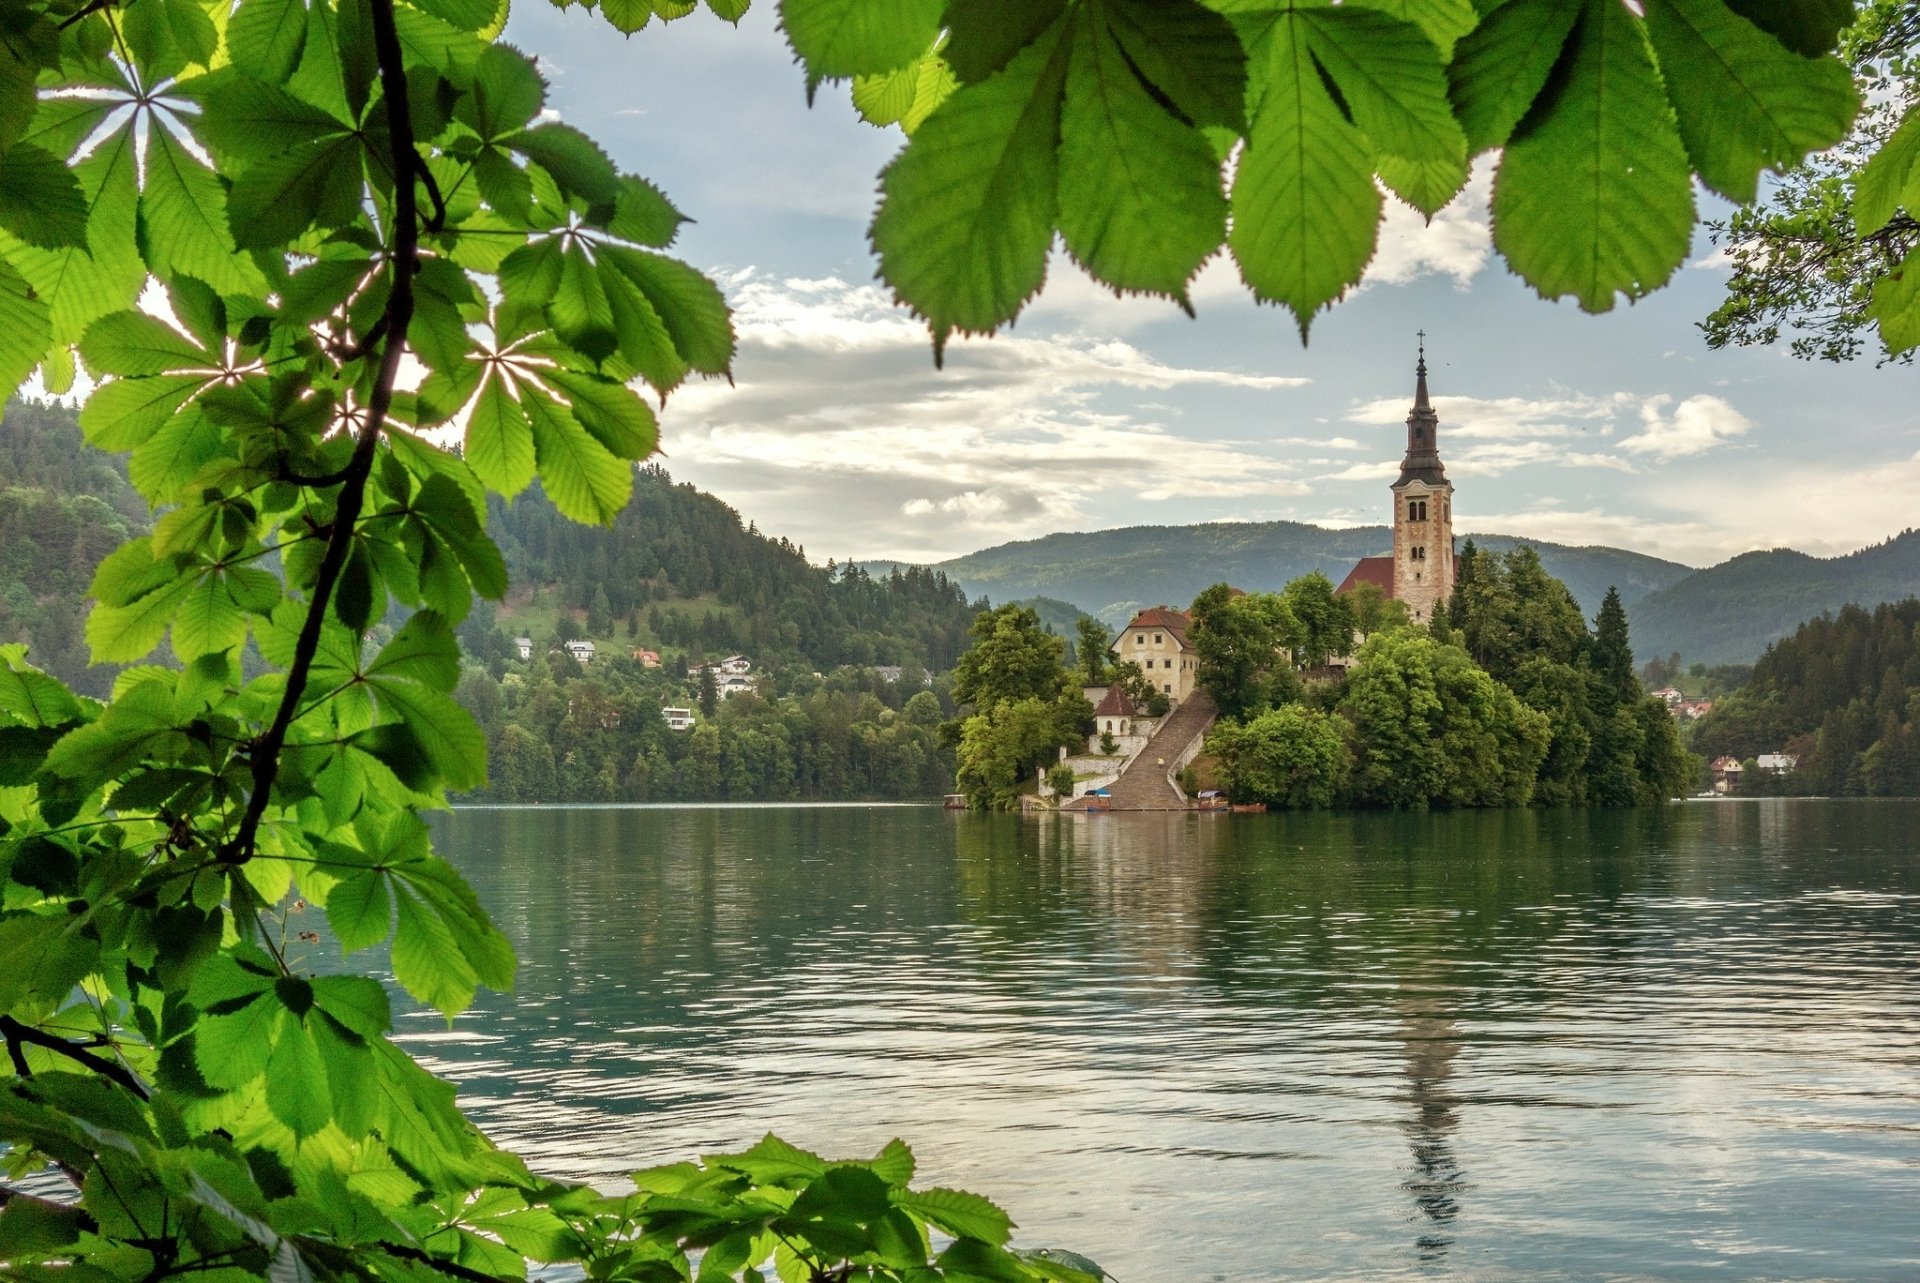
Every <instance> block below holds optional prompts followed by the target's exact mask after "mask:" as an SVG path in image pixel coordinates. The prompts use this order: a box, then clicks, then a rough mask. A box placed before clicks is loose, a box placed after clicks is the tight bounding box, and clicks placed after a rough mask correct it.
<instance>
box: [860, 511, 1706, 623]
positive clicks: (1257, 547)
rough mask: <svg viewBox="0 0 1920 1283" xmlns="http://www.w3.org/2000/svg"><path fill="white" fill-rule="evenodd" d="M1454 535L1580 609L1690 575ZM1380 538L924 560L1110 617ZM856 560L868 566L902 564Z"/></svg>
mask: <svg viewBox="0 0 1920 1283" xmlns="http://www.w3.org/2000/svg"><path fill="white" fill-rule="evenodd" d="M1466 538H1471V539H1472V540H1473V541H1474V543H1475V545H1476V546H1477V547H1480V548H1485V549H1488V550H1491V551H1499V552H1505V551H1508V550H1509V549H1511V548H1514V547H1516V546H1518V545H1520V544H1526V545H1529V546H1531V547H1534V548H1536V549H1538V550H1539V551H1540V555H1541V560H1542V562H1543V563H1544V564H1545V565H1546V567H1547V569H1548V571H1549V572H1550V573H1552V574H1553V575H1555V576H1556V577H1557V578H1559V579H1561V580H1563V581H1564V582H1565V583H1566V584H1567V586H1568V588H1569V589H1571V590H1572V592H1573V594H1574V597H1575V599H1576V600H1578V601H1579V602H1580V605H1581V608H1582V609H1583V610H1584V611H1586V612H1587V613H1588V614H1589V615H1591V614H1592V613H1594V612H1595V611H1597V610H1599V608H1600V601H1601V599H1602V598H1603V597H1604V596H1605V595H1606V591H1607V589H1608V588H1609V587H1615V586H1617V587H1618V588H1619V589H1620V593H1621V597H1622V599H1623V600H1624V601H1625V602H1626V603H1627V604H1628V605H1629V606H1630V605H1631V604H1632V603H1633V602H1635V601H1637V600H1639V599H1640V598H1641V597H1643V596H1646V595H1647V594H1649V593H1651V592H1655V591H1658V590H1660V589H1662V588H1666V587H1668V586H1670V585H1672V584H1674V583H1677V582H1679V581H1680V580H1682V579H1684V578H1686V577H1687V576H1689V575H1692V574H1695V573H1697V572H1696V571H1695V569H1694V568H1693V567H1691V566H1687V565H1683V564H1682V563H1680V562H1675V561H1667V560H1665V559H1662V558H1659V557H1653V556H1649V555H1648V554H1646V553H1638V552H1632V551H1629V550H1625V549H1618V548H1607V547H1604V546H1600V545H1569V544H1557V543H1552V542H1550V541H1547V540H1542V539H1529V538H1526V537H1524V536H1518V535H1506V534H1497V533H1496V534H1475V535H1471V536H1463V537H1462V542H1463V543H1464V542H1465V540H1466ZM1391 546H1392V532H1391V531H1390V530H1389V528H1388V527H1386V526H1380V525H1376V526H1349V527H1339V528H1336V527H1328V526H1315V525H1311V524H1308V523H1306V522H1299V521H1264V522H1248V521H1242V522H1232V521H1218V522H1205V523H1200V524H1196V525H1187V526H1153V525H1138V526H1121V527H1115V528H1113V529H1109V530H1094V531H1061V532H1058V533H1055V534H1050V535H1042V536H1040V537H1038V538H1034V539H1021V540H1014V541H1011V542H1008V543H1004V544H996V545H994V546H992V547H990V548H983V549H980V550H979V551H977V552H972V553H968V554H967V555H965V556H962V557H954V558H950V559H948V560H946V561H941V562H935V563H932V566H931V568H933V569H937V570H939V571H941V572H942V573H944V574H945V575H946V576H947V577H948V578H949V579H952V580H954V581H956V582H958V583H959V584H961V585H962V587H963V588H965V590H966V591H967V593H968V595H969V596H980V595H986V596H989V597H991V598H992V599H993V600H995V601H1011V600H1017V599H1022V598H1028V597H1054V598H1057V599H1059V600H1061V601H1065V602H1068V603H1071V604H1072V605H1074V606H1077V607H1079V608H1080V609H1082V610H1085V611H1087V612H1088V613H1090V614H1093V615H1096V616H1098V617H1099V618H1100V619H1102V620H1103V621H1105V622H1106V623H1108V624H1110V625H1119V624H1123V623H1125V622H1126V618H1127V616H1128V615H1130V614H1131V612H1132V611H1134V610H1136V609H1138V608H1140V607H1142V606H1154V605H1162V604H1165V605H1175V606H1178V605H1184V604H1186V603H1187V602H1189V601H1191V600H1192V599H1193V597H1194V594H1196V593H1198V592H1199V591H1200V590H1201V589H1203V588H1205V587H1207V586H1208V585H1209V584H1214V583H1219V582H1221V581H1223V580H1224V581H1226V582H1228V583H1231V584H1233V585H1234V586H1235V587H1236V588H1245V589H1248V590H1249V591H1270V590H1274V589H1278V588H1281V587H1283V586H1285V584H1286V583H1287V582H1288V581H1290V580H1292V579H1296V578H1298V577H1299V576H1301V575H1304V574H1308V573H1310V572H1312V571H1315V570H1318V571H1320V572H1322V573H1324V574H1325V575H1327V577H1328V578H1330V579H1332V580H1334V582H1336V583H1338V582H1339V581H1340V580H1341V579H1343V578H1344V577H1345V576H1346V573H1347V571H1348V570H1350V569H1351V568H1352V566H1353V563H1354V562H1356V561H1358V560H1359V559H1360V558H1362V557H1367V556H1375V555H1378V554H1380V553H1382V552H1384V551H1386V550H1387V549H1389V548H1390V547H1391ZM863 564H865V565H867V566H869V567H870V568H878V567H890V566H893V565H896V564H899V565H905V564H909V563H904V562H900V563H895V562H867V563H863Z"/></svg>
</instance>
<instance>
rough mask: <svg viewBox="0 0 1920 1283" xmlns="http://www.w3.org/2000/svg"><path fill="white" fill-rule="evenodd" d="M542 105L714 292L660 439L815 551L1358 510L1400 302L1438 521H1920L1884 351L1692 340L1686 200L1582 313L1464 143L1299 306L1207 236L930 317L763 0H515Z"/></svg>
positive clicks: (854, 132)
mask: <svg viewBox="0 0 1920 1283" xmlns="http://www.w3.org/2000/svg"><path fill="white" fill-rule="evenodd" d="M509 37H510V38H511V39H513V40H514V41H515V42H516V43H518V44H519V45H520V46H521V47H522V48H524V49H526V50H527V51H529V52H532V53H537V54H538V55H539V56H540V58H541V62H542V66H543V67H544V69H545V70H546V72H547V74H548V76H549V77H550V78H551V80H552V84H553V92H552V96H551V104H552V106H553V107H554V108H555V109H556V110H558V112H559V113H560V114H561V115H562V116H563V117H564V118H565V119H567V120H569V121H571V122H572V123H574V124H577V125H579V126H581V127H582V128H584V129H586V130H587V131H588V132H589V133H591V134H592V135H593V136H594V137H595V138H597V139H599V140H600V141H601V142H602V143H604V144H605V145H607V147H608V148H609V150H610V151H611V152H612V153H613V155H614V158H615V159H616V160H617V161H618V162H619V163H620V164H621V166H622V167H623V168H626V169H628V170H630V171H633V172H636V173H640V174H644V175H645V176H647V177H649V178H651V179H653V180H654V181H655V182H657V183H659V184H661V185H662V186H663V187H664V188H665V189H666V190H667V192H668V193H669V194H670V195H671V196H672V198H673V199H674V200H675V202H676V203H677V204H678V205H679V206H680V208H681V209H682V210H683V211H685V212H686V213H687V214H688V215H689V216H690V217H692V218H693V219H694V220H695V222H694V224H693V225H692V226H690V227H688V228H687V229H686V231H685V233H684V234H683V237H682V239H681V241H680V243H679V246H678V252H679V253H681V254H682V255H683V256H684V257H686V258H687V259H688V260H689V261H691V262H692V263H693V264H695V265H696V266H698V267H700V268H701V269H703V270H705V271H707V272H709V273H710V274H712V275H713V276H714V277H715V278H716V279H718V280H719V281H720V282H721V283H722V285H723V287H724V288H725V289H726V291H727V293H728V296H729V298H730V299H731V301H732V303H733V306H734V308H735V313H736V315H735V319H736V324H737V326H738V328H739V332H740V340H741V342H740V352H739V357H738V360H737V362H736V365H735V378H734V384H733V386H731V387H729V386H728V385H727V384H726V383H725V382H717V383H708V384H703V385H700V386H696V387H692V388H690V389H687V390H685V391H682V392H680V393H678V394H676V395H675V396H674V398H673V399H672V400H671V401H670V402H669V404H668V406H667V412H666V414H665V417H664V420H663V441H662V443H663V446H664V449H665V451H666V459H665V463H666V464H667V466H668V467H669V468H670V469H671V470H672V471H673V473H674V474H675V475H676V476H677V477H679V478H680V479H682V480H687V481H691V482H693V483H694V484H696V485H699V486H701V487H702V488H704V489H707V490H710V491H712V492H714V493H716V494H718V495H720V496H721V497H722V498H724V499H726V500H727V501H728V502H729V503H731V504H733V505H734V506H735V507H736V508H738V509H739V511H740V512H741V514H742V516H743V518H751V519H753V520H754V521H756V522H758V524H759V526H760V528H761V529H762V530H765V531H768V532H769V533H775V534H783V535H786V536H788V537H790V538H792V539H794V540H796V541H797V542H799V543H801V544H802V545H804V546H805V548H806V549H807V552H808V555H809V556H810V557H812V558H814V559H815V560H821V561H824V560H825V559H826V558H828V557H837V558H845V557H848V556H855V557H862V558H870V557H902V558H908V559H914V560H934V559H939V558H944V557H949V556H955V555H958V554H961V553H965V552H969V551H972V550H974V549H977V548H982V547H986V546H989V545H992V544H996V543H1002V542H1005V541H1007V540H1010V539H1022V538H1030V537H1033V536H1037V535H1042V534H1046V533H1048V532H1050V531H1055V530H1094V529H1102V528H1106V527H1113V526H1125V525H1143V524H1178V523H1187V522H1200V521H1225V520H1273V519H1288V520H1298V521H1311V522H1318V523H1321V524H1327V525H1355V524H1372V523H1378V522H1381V521H1383V520H1384V519H1385V516H1384V514H1385V510H1386V498H1387V495H1386V486H1387V484H1388V482H1389V481H1391V479H1392V478H1393V476H1394V475H1395V473H1396V471H1397V461H1398V457H1399V454H1400V452H1401V449H1402V448H1403V444H1404V428H1403V426H1402V425H1403V423H1404V420H1405V417H1406V412H1407V407H1408V404H1409V402H1410V400H1411V396H1412V391H1413V361H1414V332H1415V331H1416V330H1419V329H1423V328H1424V329H1425V330H1426V331H1427V334H1428V352H1429V360H1430V365H1431V368H1432V386H1433V391H1434V394H1435V405H1436V408H1437V409H1438V410H1439V413H1440V418H1441V435H1440V442H1441V450H1442V454H1443V457H1444V458H1445V460H1446V463H1447V469H1448V475H1449V476H1450V477H1451V478H1452V479H1453V481H1454V483H1455V485H1456V486H1457V487H1458V498H1457V500H1456V502H1457V508H1458V513H1459V524H1460V526H1461V528H1462V529H1464V530H1468V531H1472V530H1485V531H1497V532H1506V533H1512V534H1519V535H1532V536H1535V537H1538V538H1542V539H1550V540H1556V541H1561V542H1568V543H1605V544H1612V545H1616V546H1621V547H1628V548H1634V549H1638V550H1641V551H1644V552H1648V553H1652V554H1655V555H1658V556H1664V557H1669V558H1673V559H1675V560H1679V561H1685V562H1689V563H1692V564H1695V565H1706V564H1711V563H1713V562H1716V561H1719V560H1723V559H1724V558H1726V557H1728V556H1731V555H1733V554H1735V553H1738V552H1742V551H1745V550H1747V549H1750V548H1756V547H1778V546H1791V547H1796V548H1800V549H1803V550H1805V551H1808V552H1813V553H1818V554H1823V555H1827V554H1834V553H1840V552H1848V551H1852V550H1853V549H1856V548H1859V547H1862V546H1864V545H1866V544H1869V543H1874V542H1877V541H1879V540H1881V539H1884V538H1886V537H1887V536H1889V535H1891V534H1894V533H1896V532H1898V531H1899V530H1900V529H1902V528H1904V527H1906V526H1909V525H1913V524H1916V522H1915V514H1916V513H1920V408H1916V406H1917V405H1920V399H1917V398H1916V397H1915V396H1914V390H1915V386H1916V384H1915V379H1916V377H1920V376H1916V374H1915V373H1914V372H1913V371H1910V370H1903V369H1898V368H1888V369H1883V370H1875V369H1874V368H1873V366H1872V364H1871V362H1870V361H1868V362H1862V363H1858V364H1856V365H1853V366H1849V367H1833V366H1825V365H1809V364H1807V363H1804V362H1800V361H1796V360H1794V359H1792V358H1791V357H1790V356H1789V355H1787V353H1786V352H1785V351H1784V350H1769V349H1760V350H1750V351H1740V352H1713V351H1711V350H1709V349H1708V348H1707V346H1706V344H1705V343H1704V342H1703V341H1702V340H1701V338H1700V335H1699V331H1698V329H1697V328H1696V322H1697V321H1698V320H1699V319H1700V318H1701V317H1703V316H1705V315H1706V314H1707V312H1709V311H1710V310H1711V309H1712V307H1713V306H1714V304H1715V302H1716V301H1717V299H1718V297H1719V293H1720V291H1721V289H1722V283H1723V281H1724V279H1725V274H1724V272H1723V271H1722V270H1720V269H1718V268H1717V267H1716V266H1715V265H1714V261H1713V252H1712V247H1711V245H1710V244H1709V243H1708V242H1707V240H1706V237H1705V234H1704V232H1703V233H1702V235H1701V238H1700V241H1699V244H1698V245H1697V246H1696V252H1695V254H1694V256H1693V257H1694V259H1695V262H1694V264H1693V265H1692V266H1691V267H1689V268H1687V269H1685V270H1683V271H1682V272H1680V273H1679V274H1678V276H1677V277H1676V279H1675V281H1674V282H1673V283H1672V284H1671V285H1669V286H1668V287H1667V288H1666V289H1665V290H1663V291H1661V292H1660V293H1658V294H1657V295H1655V296H1653V297H1652V298H1650V299H1648V300H1645V301H1643V302H1641V303H1639V304H1638V305H1636V306H1633V307H1621V308H1620V309H1618V310H1617V311H1615V312H1614V313H1612V314H1610V315H1608V316H1605V317H1599V318H1595V317H1589V316H1585V315H1583V314H1581V313H1580V312H1579V311H1578V310H1577V309H1576V308H1574V307H1572V306H1571V305H1569V304H1565V303H1547V302H1543V301H1541V300H1540V299H1539V298H1538V297H1536V296H1535V295H1534V294H1533V293H1532V291H1531V290H1529V289H1528V288H1527V287H1526V286H1525V285H1524V284H1522V283H1521V282H1520V281H1519V280H1518V279H1517V278H1515V277H1513V276H1512V275H1511V274H1509V273H1508V271H1507V270H1506V268H1505V267H1504V266H1503V265H1502V264H1501V263H1500V262H1499V260H1498V259H1497V258H1495V257H1494V255H1493V253H1492V251H1491V248H1490V245H1489V239H1488V232H1487V211H1486V199H1487V180H1488V175H1487V174H1486V173H1485V172H1480V173H1477V174H1476V175H1475V178H1474V180H1473V182H1472V183H1471V184H1470V186H1469V188H1468V190H1467V192H1466V193H1465V194H1464V195H1463V196H1462V197H1461V198H1460V199H1458V200H1456V201H1455V202H1454V204H1453V205H1451V206H1450V207H1448V208H1447V209H1446V210H1444V211H1443V212H1442V213H1441V214H1440V216H1439V217H1438V218H1436V219H1435V220H1434V222H1433V223H1432V224H1431V225H1430V226H1423V225H1422V223H1421V220H1420V219H1419V217H1418V216H1417V215H1416V214H1415V213H1414V212H1413V211H1412V210H1410V209H1407V208H1404V207H1393V206H1392V202H1390V207H1391V208H1392V212H1391V213H1390V214H1389V217H1388V221H1387V224H1386V226H1385V228H1384V229H1383V231H1382V236H1381V245H1380V251H1379V255H1378V257H1377V258H1376V259H1375V262H1374V264H1373V266H1372V268H1371V269H1370V271H1369V274H1368V278H1367V281H1366V283H1365V284H1364V285H1363V287H1362V288H1361V289H1360V291H1359V292H1358V293H1357V294H1356V295H1354V296H1351V297H1349V298H1348V299H1347V300H1346V301H1345V302H1343V303H1341V304H1338V305H1336V306H1335V308H1334V309H1333V311H1332V312H1331V313H1328V314H1323V315H1322V317H1321V318H1320V319H1319V320H1318V321H1317V322H1316V323H1315V325H1314V329H1313V339H1312V344H1311V346H1309V347H1305V348H1303V347H1302V346H1301V344H1300V341H1299V338H1298V335H1297V331H1296V330H1295V328H1294V325H1293V321H1292V318H1291V316H1290V314H1287V313H1285V312H1282V311H1280V310H1278V309H1274V308H1259V307H1256V306H1254V305H1253V304H1252V302H1251V301H1250V300H1249V299H1248V298H1247V297H1246V295H1245V293H1244V291H1243V290H1242V288H1241V287H1240V285H1239V283H1238V280H1237V277H1236V275H1235V273H1234V271H1233V268H1232V266H1231V264H1230V263H1228V262H1226V261H1224V259H1222V260H1216V261H1215V262H1213V263H1212V264H1210V265H1209V266H1208V267H1207V268H1206V269H1205V270H1204V272H1203V273H1202V275H1201V278H1200V280H1199V282H1198V284H1197V287H1196V289H1195V291H1194V302H1195V304H1196V306H1197V309H1198V312H1199V317H1198V319H1197V320H1190V319H1188V318H1187V317H1186V316H1185V315H1184V314H1182V313H1180V312H1179V311H1178V310H1177V309H1175V308H1174V307H1173V306H1172V305H1171V304H1166V303H1162V302H1157V301H1147V300H1140V299H1131V300H1125V301H1122V300H1117V299H1115V298H1114V297H1113V296H1112V295H1111V294H1108V293H1107V292H1105V291H1104V290H1102V289H1100V288H1099V287H1097V286H1095V285H1094V284H1093V283H1092V282H1091V281H1090V280H1088V279H1087V278H1086V277H1085V276H1084V275H1082V274H1080V273H1079V272H1078V270H1077V269H1076V268H1074V267H1073V265H1072V264H1071V263H1069V262H1067V261H1066V260H1065V259H1064V258H1059V259H1057V260H1056V262H1055V264H1054V267H1053V270H1052V271H1051V272H1050V274H1049V280H1048V284H1047V289H1046V291H1045V293H1044V294H1043V295H1042V296H1041V297H1040V299H1039V300H1038V302H1037V303H1036V304H1035V305H1033V306H1031V307H1030V308H1029V310H1028V311H1027V312H1026V313H1024V314H1023V315H1022V317H1021V318H1020V321H1019V323H1018V325H1017V326H1016V328H1015V329H1014V330H1013V331H1012V332H1011V333H1008V334H1003V335H1001V336H1000V337H998V338H993V339H987V340H973V341H970V342H964V343H962V342H956V343H955V344H954V345H952V346H951V347H950V348H949V349H948V356H947V364H946V369H945V370H939V371H937V370H935V369H934V368H933V362H932V359H931V352H930V348H929V345H928V342H927V336H926V332H925V330H924V328H923V327H921V326H920V325H919V324H917V323H916V322H915V321H913V320H912V318H910V317H909V316H907V314H906V313H905V312H904V311H901V310H899V309H896V308H894V307H892V306H891V305H890V303H889V301H888V295H887V293H886V291H885V290H884V289H883V288H882V287H880V286H879V285H878V284H877V283H876V282H875V281H874V279H873V260H872V257H871V255H870V253H869V250H868V247H867V244H866V239H865V228H866V224H867V221H868V219H869V217H870V216H871V214H872V210H873V204H874V191H875V175H876V174H877V172H878V171H879V169H880V167H881V166H882V165H883V164H884V163H885V162H886V160H887V159H888V158H889V157H890V156H891V155H892V154H893V153H894V151H895V150H896V149H897V148H898V147H899V145H900V143H901V141H902V140H901V136H900V135H899V133H898V132H897V131H893V130H886V131H882V130H878V129H874V128H872V127H871V126H868V125H865V124H862V123H861V122H859V121H858V120H857V119H856V118H855V117H854V115H853V113H852V111H851V109H850V108H849V107H848V106H847V101H846V92H845V88H844V87H839V88H837V89H836V87H834V86H824V87H823V88H822V89H821V92H820V94H819V95H818V97H817V100H816V102H815V104H814V106H813V107H812V108H810V109H809V108H808V106H807V105H806V101H805V94H804V89H803V81H802V77H801V74H800V72H799V69H798V68H797V67H796V66H794V64H793V62H792V59H791V57H790V56H789V54H788V52H787V50H786V48H785V46H784V44H783V43H782V42H781V40H780V37H779V35H778V33H777V31H776V30H775V29H774V20H773V9H772V6H771V4H769V3H760V4H756V5H755V7H754V9H753V10H752V12H750V13H749V15H748V17H747V19H746V20H745V21H744V22H743V23H742V25H741V27H740V28H739V29H738V30H736V29H734V28H731V27H728V26H726V25H724V24H722V23H719V22H717V21H715V20H713V19H712V18H711V17H710V16H708V15H706V14H705V13H702V14H699V15H696V16H694V17H691V18H688V19H685V20H683V21H681V22H678V23H674V24H672V25H671V26H660V25H655V26H653V27H650V28H649V29H648V30H646V31H643V32H641V33H640V34H638V35H636V36H634V37H632V38H631V39H622V38H621V37H620V36H619V35H618V34H616V33H614V32H613V31H612V30H611V29H610V28H608V27H607V26H606V25H605V24H604V23H603V22H601V21H600V20H599V19H598V18H596V17H594V16H592V15H589V14H585V13H581V12H579V11H577V10H576V11H572V12H566V13H563V12H560V11H557V10H554V9H551V8H550V7H549V6H547V5H542V4H529V5H523V6H519V7H517V8H516V10H515V16H514V21H513V25H512V27H511V28H510V30H509Z"/></svg>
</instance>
